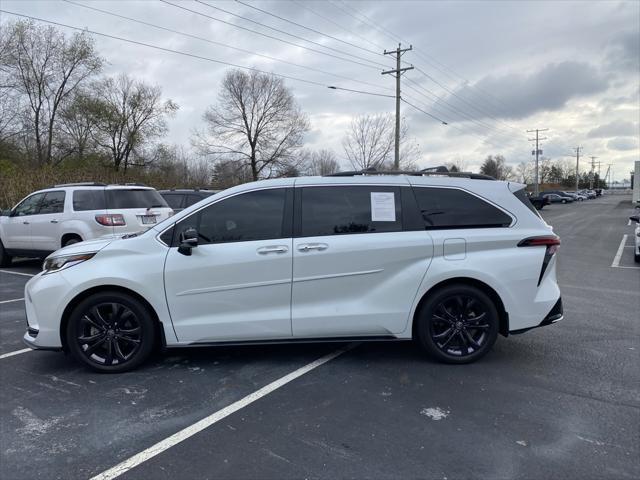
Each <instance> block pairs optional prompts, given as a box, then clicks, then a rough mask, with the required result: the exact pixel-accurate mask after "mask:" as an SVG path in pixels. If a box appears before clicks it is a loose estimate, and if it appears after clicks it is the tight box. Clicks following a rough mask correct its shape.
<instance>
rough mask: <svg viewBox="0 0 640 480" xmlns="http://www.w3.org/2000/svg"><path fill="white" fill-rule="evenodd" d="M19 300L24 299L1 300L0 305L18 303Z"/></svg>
mask: <svg viewBox="0 0 640 480" xmlns="http://www.w3.org/2000/svg"><path fill="white" fill-rule="evenodd" d="M21 300H24V298H14V299H13V300H2V301H0V303H11V302H19V301H21Z"/></svg>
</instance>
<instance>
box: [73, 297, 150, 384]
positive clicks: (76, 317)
mask: <svg viewBox="0 0 640 480" xmlns="http://www.w3.org/2000/svg"><path fill="white" fill-rule="evenodd" d="M112 302H116V303H121V304H123V305H125V306H126V307H128V308H130V309H131V310H132V311H133V312H134V313H135V315H136V316H137V317H138V320H139V322H140V327H141V328H142V339H141V345H140V349H139V350H138V352H137V353H136V355H135V356H134V357H133V358H132V359H131V360H128V361H127V362H125V363H123V364H119V365H108V366H107V365H101V364H99V363H97V362H93V361H91V360H90V359H89V358H87V357H86V356H85V355H84V353H83V351H82V348H81V347H80V345H79V344H78V342H77V340H76V329H77V327H78V322H79V321H80V319H81V318H82V316H83V315H84V313H85V312H86V311H87V310H88V309H89V308H91V306H93V305H96V304H100V303H112ZM155 330H156V325H155V322H154V320H153V318H152V317H151V314H150V313H149V311H148V309H147V307H146V306H145V305H143V304H142V303H141V302H140V301H139V300H137V299H135V298H133V297H132V296H129V295H126V294H123V293H120V292H102V293H96V294H94V295H91V296H89V297H87V298H85V299H84V300H82V301H81V302H80V303H79V304H78V305H77V306H76V307H75V308H74V309H73V312H72V313H71V315H70V317H69V321H68V322H67V326H66V343H67V347H68V348H69V351H70V352H71V354H72V355H73V357H74V358H75V359H76V360H78V361H80V362H81V363H84V364H85V365H87V366H88V367H90V368H92V369H93V370H96V371H98V372H104V373H120V372H126V371H129V370H133V369H135V368H136V367H138V366H139V365H141V364H142V363H143V362H144V361H145V360H146V359H147V358H148V357H149V356H150V355H151V352H152V351H153V347H154V343H155V338H156V336H155V333H156V332H155Z"/></svg>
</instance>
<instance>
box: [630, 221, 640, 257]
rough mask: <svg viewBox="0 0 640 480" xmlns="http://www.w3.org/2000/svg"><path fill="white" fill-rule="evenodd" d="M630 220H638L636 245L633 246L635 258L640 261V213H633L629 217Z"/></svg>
mask: <svg viewBox="0 0 640 480" xmlns="http://www.w3.org/2000/svg"><path fill="white" fill-rule="evenodd" d="M629 220H631V221H632V222H636V230H635V232H634V235H633V237H634V239H635V243H634V247H633V259H634V260H635V261H636V262H638V263H640V214H637V215H632V216H630V217H629Z"/></svg>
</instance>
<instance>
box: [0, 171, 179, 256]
mask: <svg viewBox="0 0 640 480" xmlns="http://www.w3.org/2000/svg"><path fill="white" fill-rule="evenodd" d="M172 214H173V211H172V210H171V208H169V206H168V205H167V202H165V200H164V199H163V198H162V197H161V196H160V194H159V193H158V192H157V191H156V190H155V189H153V188H150V187H146V186H144V185H132V184H126V185H105V184H101V183H75V184H63V185H55V186H53V187H51V188H47V189H43V190H39V191H37V192H34V193H32V194H31V195H29V196H27V197H26V198H25V199H23V200H22V201H21V202H19V203H18V204H17V205H16V206H15V207H13V208H12V209H11V210H5V211H3V212H2V215H0V266H7V265H9V264H10V263H11V260H12V257H14V256H21V257H46V256H47V255H49V254H50V253H51V252H54V251H56V250H58V249H59V248H62V247H65V246H67V245H71V244H72V243H77V242H81V241H83V240H90V239H93V238H98V237H104V236H112V235H122V234H126V233H133V232H139V231H140V230H145V229H147V228H149V227H152V226H154V225H155V224H156V223H158V222H160V221H162V220H164V219H166V218H168V217H170V216H171V215H172Z"/></svg>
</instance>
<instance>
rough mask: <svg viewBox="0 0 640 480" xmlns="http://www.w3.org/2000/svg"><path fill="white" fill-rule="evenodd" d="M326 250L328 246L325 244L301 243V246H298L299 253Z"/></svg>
mask: <svg viewBox="0 0 640 480" xmlns="http://www.w3.org/2000/svg"><path fill="white" fill-rule="evenodd" d="M327 248H329V245H327V244H326V243H303V244H302V245H298V250H299V251H300V252H310V251H311V250H317V251H322V250H326V249H327Z"/></svg>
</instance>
